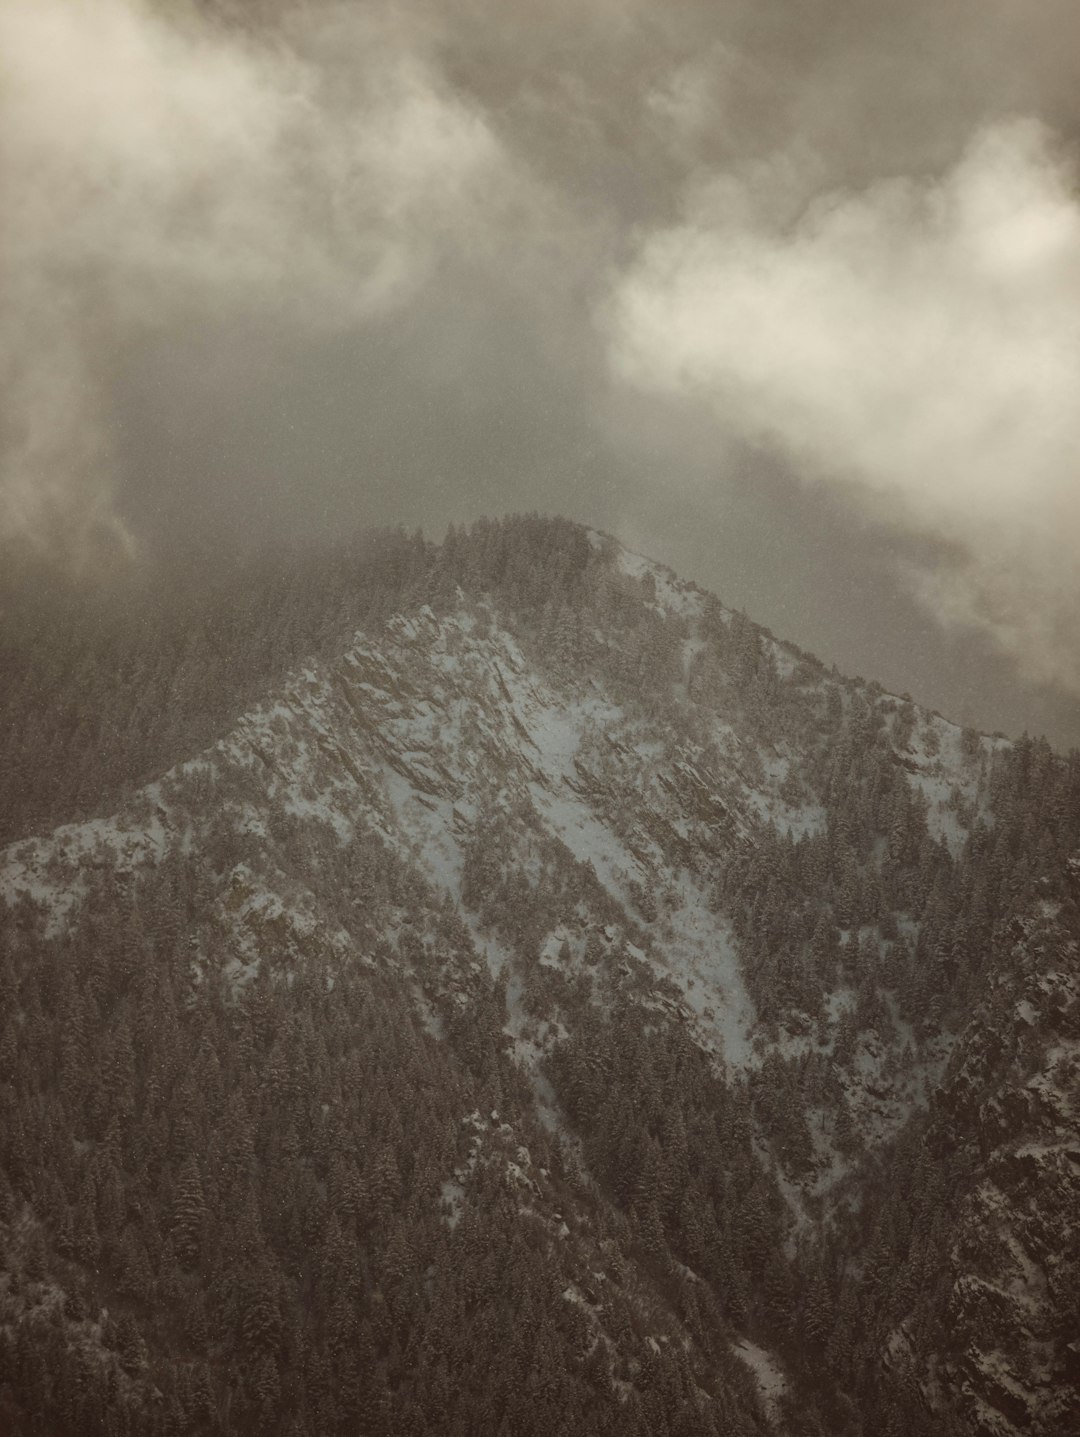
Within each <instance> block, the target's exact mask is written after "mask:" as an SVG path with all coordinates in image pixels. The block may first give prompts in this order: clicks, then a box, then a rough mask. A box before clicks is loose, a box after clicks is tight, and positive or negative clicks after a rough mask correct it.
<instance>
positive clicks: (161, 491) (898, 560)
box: [0, 0, 1080, 741]
mask: <svg viewBox="0 0 1080 1437" xmlns="http://www.w3.org/2000/svg"><path fill="white" fill-rule="evenodd" d="M877 11H878V7H863V6H859V5H856V4H854V3H852V0H820V3H815V4H812V5H808V6H802V7H799V11H798V14H797V15H794V16H793V15H792V14H791V13H790V10H789V8H788V7H781V6H779V5H765V6H762V5H749V4H747V5H741V4H733V5H727V6H724V7H714V6H711V5H705V4H697V3H694V4H688V5H685V6H679V7H672V9H666V8H662V7H659V6H657V5H655V4H644V3H640V0H635V3H615V0H604V3H599V0H598V3H594V4H591V5H590V6H588V7H587V8H585V9H583V8H582V7H580V6H570V5H554V6H549V7H544V8H543V10H542V11H540V10H539V8H538V7H533V6H528V5H524V4H510V5H506V4H502V5H494V4H464V3H462V4H444V5H435V4H434V3H414V4H396V5H390V4H386V5H374V6H365V7H357V6H345V5H337V4H308V5H299V4H289V3H278V4H262V5H258V6H246V7H240V6H230V5H227V4H223V3H219V4H202V5H194V4H192V5H179V6H178V5H172V6H165V5H156V4H150V3H135V0H94V2H93V3H88V4H84V5H74V4H70V3H63V0H34V3H30V0H0V57H2V58H0V70H2V74H0V170H2V174H3V190H4V194H5V204H4V205H3V207H2V210H0V266H2V286H0V380H2V394H3V398H2V400H0V549H3V550H4V551H6V552H8V553H12V552H31V553H34V554H36V555H38V556H40V557H41V558H43V559H44V560H46V561H47V562H50V563H52V564H55V565H58V566H60V567H62V568H64V569H66V570H69V571H71V572H74V573H76V574H81V575H84V576H87V577H89V576H95V577H98V578H100V577H101V576H103V575H104V576H108V575H109V574H112V573H115V572H121V571H122V570H123V569H124V567H125V566H129V565H131V564H132V563H142V564H150V565H152V564H153V563H154V562H155V558H156V557H157V556H160V555H162V554H163V553H166V552H167V551H168V550H169V549H170V548H171V547H175V546H177V545H180V544H183V543H197V542H200V541H201V540H203V539H206V538H208V537H209V536H216V537H219V538H220V536H222V535H228V536H230V537H231V538H233V539H235V541H236V542H260V541H262V540H266V539H273V540H278V539H282V538H291V537H294V536H297V535H299V536H303V537H305V538H314V539H318V538H320V537H328V536H332V535H334V534H336V533H338V532H340V530H341V529H342V528H343V527H344V528H348V527H351V526H353V525H357V524H366V523H386V522H393V523H396V522H401V523H405V524H407V525H409V526H413V525H421V526H422V527H424V529H425V530H426V531H427V532H429V533H432V534H435V535H437V534H438V533H439V532H440V531H441V530H442V529H443V528H444V527H445V526H446V524H448V523H450V522H459V521H462V520H467V519H469V518H472V517H474V516H476V515H478V514H480V513H498V512H506V511H509V510H514V509H532V508H538V509H546V510H551V511H561V512H565V513H568V514H570V515H571V516H572V517H575V518H580V519H582V520H585V521H587V522H591V523H596V524H598V525H600V526H601V527H603V528H605V529H607V530H610V531H612V532H614V533H616V534H618V535H619V536H620V537H623V538H625V539H627V540H628V541H630V542H632V543H635V544H636V545H637V546H638V547H642V548H646V549H648V550H649V551H650V552H652V553H653V554H655V556H656V557H658V558H661V559H666V560H667V561H669V562H672V563H677V564H678V565H679V567H680V568H681V569H682V570H683V571H684V572H686V573H687V574H688V575H690V576H692V577H695V578H697V579H699V580H700V581H701V582H703V583H706V584H708V585H709V586H710V587H712V588H715V589H716V590H717V591H718V592H719V593H720V594H721V596H722V597H723V598H724V599H725V601H727V602H730V603H735V604H745V605H746V606H747V608H748V609H749V611H750V612H751V613H752V615H753V616H754V617H756V618H759V619H761V620H762V621H764V622H767V623H769V624H771V625H772V626H773V627H774V628H775V629H776V630H777V632H778V633H781V634H783V635H785V636H789V637H792V638H794V639H796V640H797V641H799V642H802V643H804V644H806V645H807V646H808V647H812V648H814V649H815V650H816V651H818V652H819V653H821V654H822V656H823V657H825V658H826V659H828V660H836V661H837V662H838V663H840V665H841V666H842V667H846V668H849V669H851V668H855V669H859V670H861V671H862V672H864V673H866V674H867V676H872V677H880V678H881V679H882V680H883V681H884V682H886V683H888V684H890V685H891V686H894V687H896V688H898V689H901V688H907V689H910V690H911V691H912V692H913V693H915V694H916V695H917V696H919V697H921V698H924V699H926V700H927V701H929V702H931V703H935V704H936V705H937V706H939V707H942V708H943V709H946V710H948V711H950V712H952V713H954V714H955V715H956V716H962V717H964V718H965V719H967V720H968V721H972V722H977V723H979V724H981V725H983V726H986V727H998V726H1001V727H1009V728H1015V729H1019V728H1021V727H1024V726H1028V727H1032V728H1046V729H1047V730H1048V731H1050V732H1051V733H1052V734H1053V735H1054V736H1055V737H1057V738H1058V739H1059V740H1060V741H1076V740H1077V739H1078V738H1080V712H1078V710H1080V704H1078V703H1077V701H1076V699H1075V697H1070V695H1072V696H1075V695H1077V694H1078V693H1080V667H1078V662H1077V658H1076V646H1075V642H1074V640H1073V638H1072V635H1073V633H1074V631H1075V624H1076V618H1077V611H1078V608H1080V580H1078V577H1077V571H1078V564H1077V559H1078V554H1077V546H1078V543H1080V540H1078V537H1077V536H1078V535H1080V501H1078V490H1080V485H1078V482H1077V458H1078V454H1077V449H1078V442H1080V430H1078V426H1077V422H1076V419H1075V417H1074V414H1075V408H1076V406H1075V401H1074V396H1075V393H1076V387H1077V380H1078V378H1080V354H1078V350H1080V321H1078V320H1077V317H1076V316H1077V314H1078V313H1080V306H1078V304H1077V300H1078V299H1080V294H1078V282H1080V208H1078V201H1077V184H1076V175H1077V138H1078V132H1080V131H1078V103H1077V99H1076V97H1077V95H1078V94H1080V87H1078V86H1077V83H1076V82H1077V79H1078V78H1080V77H1078V76H1077V73H1076V70H1077V68H1078V65H1080V61H1078V58H1077V57H1080V18H1078V17H1077V15H1076V12H1075V10H1074V8H1073V7H1072V6H1070V5H1066V4H1064V3H1058V4H1049V5H1043V6H1040V7H1039V10H1038V13H1037V14H1033V13H1032V12H1031V10H1030V9H1029V8H1028V7H1022V6H1020V5H1018V4H1012V3H1006V0H994V3H991V4H977V3H975V0H971V3H960V4H957V5H955V6H950V7H949V11H948V14H947V15H945V14H942V13H940V7H935V6H932V5H929V4H926V5H921V4H920V5H916V6H914V7H907V8H905V11H904V13H903V14H902V15H890V14H886V13H877Z"/></svg>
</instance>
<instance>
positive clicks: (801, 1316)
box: [0, 520, 1080, 1434]
mask: <svg viewBox="0 0 1080 1437" xmlns="http://www.w3.org/2000/svg"><path fill="white" fill-rule="evenodd" d="M399 598H400V602H399V603H397V605H396V607H393V606H392V611H391V612H390V613H389V615H388V616H386V617H384V618H380V619H379V620H378V621H372V622H369V623H366V624H365V625H364V627H363V628H361V629H358V630H356V631H355V632H353V633H352V634H351V636H350V637H349V638H348V639H347V641H344V642H342V643H340V644H338V645H336V647H332V648H331V650H330V651H329V652H324V653H322V654H321V655H320V656H319V657H316V658H312V659H311V660H310V661H309V662H305V663H301V664H299V665H298V666H296V667H295V668H294V669H293V671H292V672H291V673H290V674H289V676H288V677H287V678H286V679H284V680H283V681H281V682H278V683H276V684H274V685H272V686H271V688H270V689H269V690H268V691H267V692H266V694H265V696H264V697H263V698H261V699H260V700H258V701H256V702H254V703H251V704H249V705H247V706H246V707H244V708H243V710H242V711H241V712H239V713H238V714H237V715H235V716H233V717H232V718H231V719H230V721H229V723H228V724H227V726H226V727H225V728H224V730H223V731H222V732H221V734H220V736H219V737H218V738H217V740H216V741H215V742H213V743H211V744H210V745H209V746H208V747H205V748H204V749H202V750H201V751H200V752H195V753H190V754H184V755H182V756H178V758H177V761H176V762H175V763H173V764H172V765H171V766H170V767H168V768H167V769H166V770H164V771H162V772H161V773H160V775H159V776H158V777H157V778H155V779H154V780H153V781H152V782H149V783H147V784H145V785H144V786H142V787H140V788H138V789H136V790H135V791H134V792H131V793H129V794H128V795H127V796H126V798H124V800H123V801H122V802H120V803H119V804H118V805H117V806H116V809H115V812H111V813H109V814H108V815H107V816H101V817H96V818H90V819H86V820H84V821H82V822H74V823H68V824H65V825H62V826H61V827H58V828H55V829H52V830H51V831H48V832H44V833H41V834H39V835H38V836H36V837H28V838H24V839H22V840H21V841H19V842H17V843H14V844H13V845H11V846H9V847H8V848H7V849H5V850H4V851H3V852H2V854H0V896H2V898H3V901H4V904H5V912H4V917H3V920H2V921H3V923H4V927H3V930H2V931H3V937H4V945H5V956H4V962H5V965H6V966H5V969H4V994H5V1005H4V1008H3V1010H2V1011H0V1028H2V1031H0V1058H2V1060H3V1065H4V1072H5V1075H6V1079H5V1081H6V1087H5V1089H4V1104H5V1112H6V1116H7V1119H8V1121H7V1123H5V1125H4V1128H5V1135H4V1136H3V1137H0V1157H2V1161H3V1172H4V1174H5V1187H4V1192H3V1199H4V1201H3V1205H2V1210H0V1220H3V1222H4V1224H5V1226H4V1229H3V1231H4V1248H3V1254H4V1257H3V1260H4V1262H5V1264H6V1270H7V1273H8V1277H7V1279H6V1283H7V1285H6V1286H5V1287H4V1289H3V1290H2V1293H0V1324H3V1325H2V1327H0V1333H2V1334H3V1344H0V1383H4V1382H6V1386H0V1400H6V1401H7V1403H8V1405H9V1410H10V1411H11V1412H12V1413H13V1414H20V1413H25V1412H27V1411H29V1410H32V1403H33V1401H37V1402H38V1403H45V1404H46V1407H47V1410H49V1411H50V1412H53V1411H55V1413H59V1414H65V1415H63V1420H65V1421H70V1423H71V1424H72V1426H71V1430H73V1431H74V1430H83V1429H82V1428H80V1427H77V1426H76V1425H74V1424H75V1423H76V1422H77V1421H78V1420H82V1419H80V1418H78V1417H77V1415H74V1414H77V1413H78V1412H81V1411H83V1408H81V1407H80V1406H79V1403H80V1402H82V1403H83V1407H84V1408H85V1410H86V1411H89V1412H90V1413H91V1414H92V1416H91V1418H87V1419H86V1420H87V1421H98V1420H100V1421H101V1422H104V1421H106V1419H107V1417H108V1414H109V1413H110V1412H115V1411H118V1410H120V1409H123V1411H124V1413H125V1414H126V1416H125V1418H124V1420H126V1421H128V1422H129V1423H130V1424H133V1425H132V1427H131V1430H137V1431H142V1430H147V1431H158V1430H160V1431H166V1430H181V1431H188V1430H191V1431H203V1430H205V1431H219V1430H220V1431H232V1430H247V1428H248V1427H249V1426H250V1427H251V1429H252V1430H263V1431H265V1430H281V1431H329V1430H338V1428H339V1427H340V1430H342V1431H346V1430H348V1431H356V1430H365V1431H367V1430H371V1431H382V1430H387V1431H402V1430H410V1431H417V1432H424V1431H430V1432H437V1431H440V1432H441V1431H456V1430H462V1431H475V1432H486V1431H489V1430H490V1431H491V1432H501V1431H513V1432H518V1431H521V1432H526V1431H533V1430H537V1431H559V1430H566V1431H583V1430H590V1431H608V1430H611V1431H628V1432H634V1431H642V1432H644V1431H648V1432H650V1433H652V1432H665V1431H670V1432H673V1433H675V1432H678V1433H684V1432H686V1433H690V1432H695V1433H696V1432H706V1433H708V1432H729V1431H732V1432H744V1431H745V1432H755V1431H760V1432H766V1431H778V1432H792V1433H797V1432H808V1433H809V1432H818V1431H822V1430H828V1431H830V1432H834V1431H835V1432H848V1431H850V1432H852V1433H854V1432H863V1431H865V1432H871V1431H875V1432H876V1431H891V1430H895V1431H903V1432H914V1433H918V1432H927V1433H929V1432H937V1431H944V1430H954V1429H955V1430H957V1431H960V1432H968V1431H970V1432H992V1433H1010V1432H1012V1431H1021V1430H1024V1431H1031V1432H1039V1433H1048V1434H1049V1433H1054V1432H1060V1431H1064V1430H1067V1429H1068V1425H1069V1423H1070V1422H1072V1421H1074V1420H1077V1417H1078V1415H1080V1398H1078V1392H1080V1381H1078V1379H1080V1371H1078V1366H1077V1362H1078V1358H1077V1352H1076V1342H1075V1337H1076V1333H1077V1331H1080V1323H1078V1321H1077V1318H1078V1313H1077V1309H1076V1298H1075V1296H1074V1294H1075V1293H1076V1291H1077V1290H1078V1288H1077V1284H1076V1277H1077V1275H1078V1273H1077V1246H1076V1227H1075V1214H1076V1213H1077V1212H1078V1211H1080V1208H1078V1206H1077V1200H1078V1198H1080V1191H1078V1188H1080V1131H1078V1110H1077V1106H1076V1100H1077V1085H1078V1076H1080V1008H1078V1006H1077V988H1078V984H1077V978H1076V952H1077V949H1076V941H1077V933H1078V901H1080V877H1078V868H1080V859H1078V858H1077V856H1076V855H1077V854H1080V765H1078V763H1077V761H1076V756H1075V755H1074V756H1073V758H1072V759H1071V760H1068V761H1067V760H1063V759H1060V758H1058V757H1057V756H1055V755H1053V754H1052V753H1051V752H1050V750H1049V749H1048V748H1047V747H1046V745H1045V744H1041V743H1033V742H1031V741H1029V740H1027V739H1025V740H1023V741H1020V742H1019V743H1016V744H1010V743H1008V742H1007V741H1005V740H1003V739H1001V738H995V739H991V738H988V737H985V736H980V735H978V734H975V733H973V732H971V731H970V730H961V729H959V728H957V727H956V726H954V725H952V724H950V723H948V722H947V721H946V720H944V719H942V718H941V717H939V716H937V715H935V714H931V713H928V712H926V711H925V710H922V709H920V708H918V707H917V706H916V705H915V704H913V703H912V702H911V701H910V700H908V699H906V698H898V697H896V696H893V695H890V694H887V693H885V692H884V691H883V690H882V689H881V688H880V687H879V686H877V685H874V684H865V683H863V682H862V681H857V680H845V679H843V678H841V677H840V676H839V675H837V674H836V673H835V672H833V673H829V672H828V671H826V670H825V669H824V667H823V666H822V665H821V664H820V663H818V662H817V661H816V660H815V659H813V658H812V657H811V656H809V655H806V654H804V653H802V652H800V651H799V650H797V649H796V648H794V647H792V646H790V645H785V644H783V643H781V642H778V641H777V640H775V639H774V638H773V637H772V636H771V635H769V634H768V633H767V632H765V631H763V630H761V629H759V628H758V627H757V626H755V625H754V624H752V623H751V622H750V621H749V620H748V619H747V618H746V617H745V616H744V615H741V614H736V613H732V612H730V611H729V610H727V609H725V608H724V607H723V606H722V605H721V604H720V603H719V602H718V601H717V600H716V599H715V598H713V597H712V596H711V595H707V594H705V593H702V592H701V591H699V590H698V589H697V588H696V587H695V586H693V585H691V584H685V583H682V582H680V581H679V580H678V579H677V578H676V577H675V576H674V575H672V574H671V573H670V572H668V571H667V570H665V569H663V568H662V567H660V566H658V565H655V564H653V563H651V562H649V561H648V560H646V559H643V558H641V557H640V556H637V555H634V554H630V553H628V552H627V551H625V550H623V549H620V548H619V547H618V546H617V545H616V544H615V543H614V542H613V541H611V540H609V539H607V538H606V537H604V536H602V535H598V534H596V533H593V532H590V531H585V530H581V529H579V528H577V527H576V526H572V525H567V524H563V523H561V522H559V521H538V520H524V521H507V522H506V523H504V524H502V525H482V526H478V527H477V528H476V529H475V530H473V531H472V532H471V533H470V534H460V535H458V534H452V535H451V537H450V539H449V540H448V541H447V543H446V544H445V545H444V546H443V547H442V548H441V549H435V548H434V547H430V548H429V549H428V551H427V552H426V554H425V558H424V563H423V566H422V572H421V573H420V574H419V576H417V575H416V574H413V576H412V577H411V579H410V584H409V589H408V592H406V593H404V594H402V595H400V596H399ZM373 1015H375V1016H373ZM373 1035H377V1036H373ZM349 1073H351V1074H352V1076H353V1077H354V1078H355V1079H356V1082H354V1083H353V1084H352V1085H350V1083H349V1081H348V1080H347V1074H349ZM222 1125H224V1126H225V1128H228V1130H229V1131H230V1133H232V1138H231V1140H230V1143H229V1144H223V1143H222V1142H221V1137H220V1134H221V1132H222V1131H223V1130H224V1128H223V1126H222ZM245 1133H246V1136H237V1134H245ZM155 1134H156V1136H154V1135H155ZM237 1146H239V1147H240V1148H241V1149H242V1152H243V1157H242V1160H238V1159H237V1158H236V1157H235V1149H236V1147H237ZM61 1150H62V1153H63V1155H62V1157H60V1156H58V1154H60V1152H61ZM238 1164H239V1166H238ZM234 1169H236V1171H234ZM222 1172H225V1173H226V1174H227V1176H226V1177H224V1178H223V1177H222V1176H221V1174H222ZM276 1172H279V1173H287V1174H288V1178H287V1180H286V1179H285V1178H284V1177H281V1178H279V1177H277V1176H275V1173H276ZM88 1214H89V1215H90V1219H92V1220H91V1221H88V1216H87V1215H88ZM238 1252H239V1253H242V1254H243V1257H242V1260H241V1258H239V1257H237V1256H236V1254H237V1253H238ZM496 1253H498V1254H500V1265H499V1266H498V1267H497V1268H496V1269H495V1270H492V1269H491V1268H490V1266H489V1265H488V1262H489V1259H490V1258H491V1256H492V1255H493V1254H496ZM350 1254H351V1255H350ZM510 1270H512V1271H513V1274H514V1275H513V1277H512V1278H511V1277H509V1276H507V1273H508V1272H509V1271H510ZM220 1272H227V1273H228V1274H229V1276H228V1279H227V1280H226V1279H224V1278H222V1279H221V1281H220V1282H219V1281H218V1278H217V1276H215V1274H217V1273H220ZM342 1272H348V1273H349V1274H350V1275H349V1276H348V1277H347V1279H345V1278H342V1277H341V1273H342ZM73 1295H74V1296H73ZM103 1310H104V1312H105V1313H106V1314H107V1315H106V1316H104V1317H103V1316H102V1312H103ZM496 1313H501V1314H502V1316H501V1318H498V1319H496V1317H495V1316H494V1314H496ZM95 1314H96V1315H95ZM253 1314H254V1315H253ZM511 1329H512V1330H513V1333H514V1334H515V1335H514V1336H510V1335H508V1334H509V1332H510V1331H511ZM46 1330H47V1332H48V1340H47V1347H48V1351H49V1353H50V1354H51V1357H50V1364H45V1371H44V1373H41V1372H39V1371H38V1370H37V1368H36V1367H35V1364H34V1361H33V1359H32V1358H31V1357H28V1356H26V1353H25V1352H24V1349H27V1350H28V1351H32V1350H34V1349H35V1347H40V1346H41V1345H42V1344H43V1343H45V1342H46V1337H45V1333H46ZM466 1333H468V1334H469V1337H468V1341H467V1342H466V1344H465V1346H464V1347H462V1346H461V1345H460V1344H461V1343H462V1342H463V1341H464V1340H465V1334H466ZM20 1344H21V1345H20ZM503 1369H505V1370H503ZM447 1373H456V1374H457V1375H458V1376H459V1378H460V1382H459V1386H460V1388H461V1392H460V1393H459V1394H458V1396H456V1397H450V1396H449V1395H448V1393H447V1391H446V1390H445V1389H446V1374H447ZM88 1374H92V1375H89V1376H88ZM110 1374H111V1375H110ZM523 1383H524V1384H525V1387H524V1389H523V1388H522V1384H523ZM35 1384H36V1385H35ZM522 1390H527V1391H528V1392H529V1394H530V1401H529V1402H528V1403H524V1404H523V1402H522V1400H521V1392H522ZM5 1393H6V1398H5V1397H4V1394H5ZM73 1394H75V1395H73ZM79 1394H82V1395H81V1396H80V1395H79ZM86 1394H89V1395H86ZM343 1394H344V1395H343ZM48 1404H52V1405H51V1406H48ZM42 1410H45V1409H42ZM54 1420H57V1421H59V1420H60V1419H59V1418H55V1419H54ZM170 1423H171V1424H173V1425H172V1427H170V1426H169V1424H170ZM230 1423H231V1424H232V1425H231V1426H230V1425H229V1424H230ZM949 1423H951V1424H953V1426H952V1427H949V1426H948V1424H949ZM155 1424H156V1425H155ZM185 1424H186V1425H185ZM199 1424H202V1425H199ZM275 1424H276V1425H275ZM290 1424H291V1425H290ZM350 1424H352V1425H350ZM365 1424H366V1425H365ZM545 1424H546V1425H545ZM55 1430H67V1428H61V1427H60V1426H57V1427H56V1429H55ZM88 1430H97V1428H95V1427H93V1426H91V1427H89V1428H88ZM102 1430H106V1429H105V1428H104V1427H103V1428H102Z"/></svg>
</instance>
